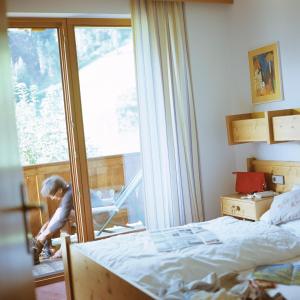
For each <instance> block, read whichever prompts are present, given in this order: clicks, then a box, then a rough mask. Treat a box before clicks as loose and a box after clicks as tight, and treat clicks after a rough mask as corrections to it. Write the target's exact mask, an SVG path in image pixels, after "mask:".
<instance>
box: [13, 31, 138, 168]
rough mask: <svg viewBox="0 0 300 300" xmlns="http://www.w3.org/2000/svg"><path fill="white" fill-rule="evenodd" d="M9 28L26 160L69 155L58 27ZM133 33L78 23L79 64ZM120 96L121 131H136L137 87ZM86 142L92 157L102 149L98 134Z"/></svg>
mask: <svg viewBox="0 0 300 300" xmlns="http://www.w3.org/2000/svg"><path fill="white" fill-rule="evenodd" d="M8 33H9V34H8V37H9V45H10V49H11V57H12V61H11V63H12V69H13V78H14V93H15V98H16V116H17V129H18V136H19V148H20V154H21V161H22V164H23V165H33V164H40V163H51V162H57V161H64V160H68V143H67V135H66V125H65V113H64V105H63V103H64V102H63V92H62V84H61V82H62V80H61V70H60V56H59V45H58V36H57V30H56V29H38V30H31V29H10V30H9V32H8ZM131 38H132V37H131V30H130V29H129V28H115V29H113V28H96V27H95V28H93V30H90V28H82V27H80V28H76V44H77V47H78V48H80V51H79V52H78V53H79V57H78V61H79V63H80V65H79V68H80V69H81V68H83V67H84V66H87V65H88V64H91V63H93V62H95V61H96V60H97V59H99V58H101V57H102V56H104V55H105V54H109V53H110V52H113V51H118V49H119V48H120V47H122V46H124V45H126V44H128V42H130V41H131ZM116 71H117V70H116ZM120 99H121V100H122V101H120V102H119V104H118V107H117V111H116V113H117V117H118V120H119V130H120V132H129V131H134V130H136V129H137V126H138V123H137V122H138V110H137V101H136V95H135V91H134V90H129V91H128V92H127V93H126V94H123V95H120ZM98 140H99V139H98ZM103 142H105V141H103ZM86 147H87V153H88V157H93V156H99V155H101V153H102V152H101V146H100V147H99V145H98V144H95V139H94V137H87V138H86Z"/></svg>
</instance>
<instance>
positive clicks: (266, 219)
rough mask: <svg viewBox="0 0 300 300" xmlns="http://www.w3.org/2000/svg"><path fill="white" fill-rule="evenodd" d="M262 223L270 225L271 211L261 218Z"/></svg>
mask: <svg viewBox="0 0 300 300" xmlns="http://www.w3.org/2000/svg"><path fill="white" fill-rule="evenodd" d="M259 220H260V221H263V222H266V223H270V210H269V209H268V210H267V211H266V212H265V213H264V214H263V215H262V216H261V217H260V218H259Z"/></svg>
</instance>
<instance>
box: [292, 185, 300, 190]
mask: <svg viewBox="0 0 300 300" xmlns="http://www.w3.org/2000/svg"><path fill="white" fill-rule="evenodd" d="M296 190H300V184H294V186H293V188H292V191H296Z"/></svg>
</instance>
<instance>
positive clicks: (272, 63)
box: [248, 43, 283, 104]
mask: <svg viewBox="0 0 300 300" xmlns="http://www.w3.org/2000/svg"><path fill="white" fill-rule="evenodd" d="M248 58H249V68H250V81H251V92H252V103H253V104H259V103H264V102H271V101H279V100H283V94H282V83H281V76H280V64H279V56H278V45H277V44H276V43H275V44H272V45H268V46H265V47H262V48H259V49H255V50H252V51H249V52H248Z"/></svg>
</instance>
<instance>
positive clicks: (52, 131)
mask: <svg viewBox="0 0 300 300" xmlns="http://www.w3.org/2000/svg"><path fill="white" fill-rule="evenodd" d="M8 36H9V45H10V50H11V64H12V69H13V79H14V93H15V100H16V119H17V129H18V140H19V151H20V154H21V161H22V165H23V172H24V179H25V184H26V188H27V195H28V202H29V203H30V204H34V205H44V206H45V208H46V209H45V210H44V211H43V212H40V211H32V212H31V213H30V215H29V224H30V229H31V233H32V235H33V236H38V235H39V232H40V230H41V228H42V226H43V225H44V224H47V222H48V221H50V220H51V219H52V223H50V225H51V228H50V227H49V226H47V225H45V227H44V229H43V230H42V231H43V232H44V233H45V231H44V230H46V229H47V230H49V235H48V236H47V242H46V246H45V247H44V249H43V252H42V253H41V256H40V257H39V261H40V264H38V265H35V266H34V267H33V274H34V276H35V277H43V276H48V275H50V274H53V273H57V272H61V271H62V270H63V263H62V260H61V259H49V258H48V256H51V255H53V253H54V252H55V251H56V250H58V249H59V246H60V239H59V234H60V230H59V229H61V231H63V230H67V231H68V233H71V234H74V233H75V231H76V226H75V225H76V224H75V223H74V222H75V219H74V217H73V215H74V214H72V213H71V214H70V215H68V216H67V217H68V220H67V222H63V223H62V224H60V225H59V226H58V227H59V228H58V230H54V229H55V228H56V229H57V227H56V226H54V225H53V222H54V220H55V219H54V218H52V217H53V216H54V215H56V216H57V208H58V207H59V206H60V199H59V197H56V198H55V199H51V198H50V197H47V196H46V197H43V196H42V194H41V188H42V183H43V181H44V180H45V179H46V178H48V177H50V176H52V175H58V176H61V177H62V178H63V179H64V180H65V181H66V183H67V184H68V182H69V181H70V165H69V156H68V142H67V134H66V122H65V111H64V99H63V89H62V78H61V66H60V55H59V45H58V32H57V29H42V28H40V29H31V28H27V29H17V28H11V29H9V32H8ZM63 192H64V193H65V192H66V190H64V191H63ZM55 213H56V214H55ZM54 223H55V222H54ZM56 224H57V223H56ZM61 225H64V227H63V228H61V227H62V226H61ZM39 236H40V235H39ZM47 245H48V246H47ZM39 251H40V249H39Z"/></svg>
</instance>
